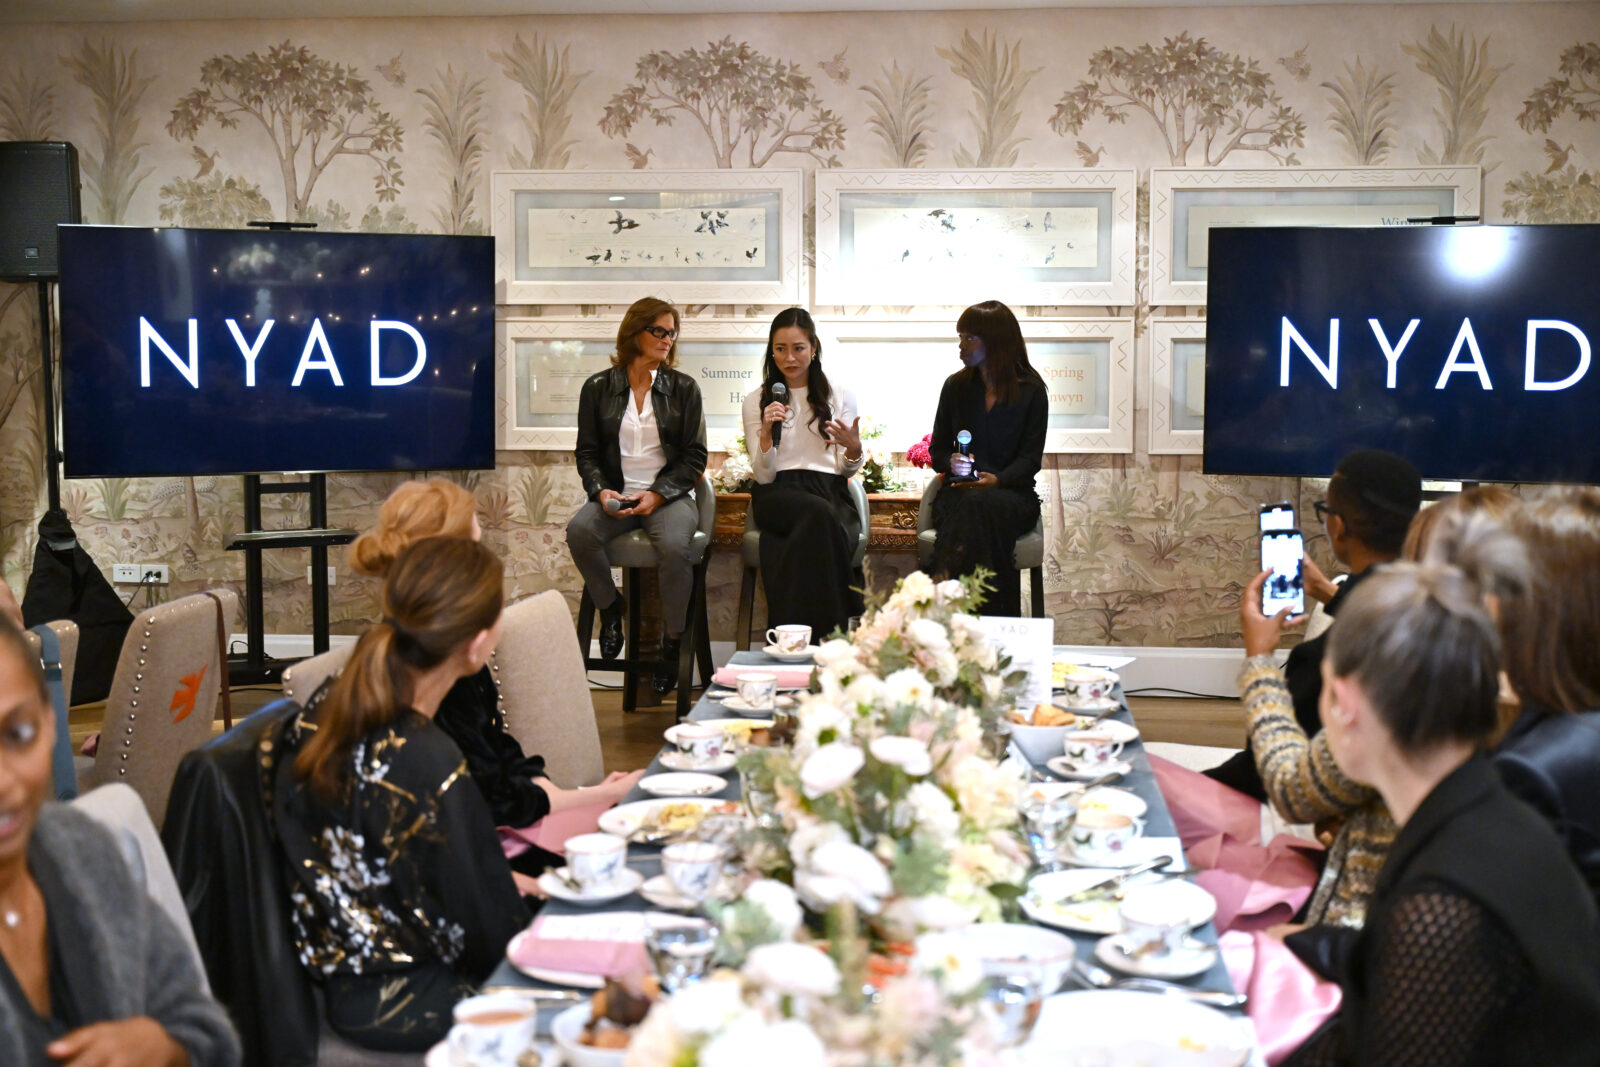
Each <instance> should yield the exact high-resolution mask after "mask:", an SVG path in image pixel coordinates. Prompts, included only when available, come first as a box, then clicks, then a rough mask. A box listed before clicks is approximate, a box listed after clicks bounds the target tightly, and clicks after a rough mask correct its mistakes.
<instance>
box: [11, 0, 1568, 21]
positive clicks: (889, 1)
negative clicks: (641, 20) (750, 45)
mask: <svg viewBox="0 0 1600 1067" xmlns="http://www.w3.org/2000/svg"><path fill="white" fill-rule="evenodd" d="M1380 2H1382V0H1072V2H1071V3H1062V2H1061V0H273V2H272V3H270V4H268V3H265V2H263V0H0V22H162V21H169V20H188V19H259V18H274V19H280V18H281V19H314V18H373V17H392V18H405V17H423V16H436V15H445V16H455V17H461V16H468V15H629V14H646V15H689V14H704V13H708V12H743V13H777V12H800V11H971V10H996V11H1005V10H1015V9H1019V8H1040V7H1126V8H1140V7H1263V6H1274V7H1276V6H1282V5H1285V4H1315V3H1342V4H1349V3H1380ZM1411 2H1413V3H1417V2H1420V3H1460V2H1461V0H1411ZM1469 2H1478V0H1469ZM1481 2H1491V0H1481ZM1498 2H1502V3H1503V2H1506V0H1498ZM1520 2H1527V3H1535V2H1540V0H1520ZM1567 2H1572V3H1580V2H1584V0H1567Z"/></svg>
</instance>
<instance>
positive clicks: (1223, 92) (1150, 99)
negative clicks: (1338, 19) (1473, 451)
mask: <svg viewBox="0 0 1600 1067" xmlns="http://www.w3.org/2000/svg"><path fill="white" fill-rule="evenodd" d="M1133 111H1139V112H1143V113H1144V114H1145V115H1147V116H1148V117H1149V118H1150V120H1151V121H1152V122H1154V123H1155V124H1156V128H1157V129H1158V130H1160V131H1161V136H1162V138H1163V139H1164V140H1165V142H1166V145H1167V155H1168V157H1169V158H1170V160H1171V162H1172V164H1173V165H1174V166H1187V165H1188V164H1189V153H1190V151H1191V150H1192V149H1193V148H1194V147H1195V146H1196V144H1198V145H1199V146H1200V148H1201V149H1202V153H1203V156H1204V159H1203V162H1204V163H1205V165H1206V166H1208V167H1214V166H1217V165H1218V164H1220V163H1221V162H1222V161H1223V160H1224V159H1226V158H1227V157H1228V156H1229V155H1231V154H1232V153H1234V152H1264V153H1266V154H1267V155H1269V156H1271V157H1272V158H1273V159H1276V160H1278V161H1279V162H1280V163H1283V164H1284V165H1285V166H1293V165H1294V164H1295V163H1297V162H1298V160H1297V159H1296V158H1295V156H1294V154H1293V153H1292V152H1289V151H1287V149H1289V148H1291V147H1292V148H1299V147H1303V146H1304V145H1305V142H1306V124H1305V120H1303V119H1302V118H1301V117H1300V115H1299V113H1298V112H1296V111H1295V110H1294V109H1293V108H1291V107H1289V106H1288V105H1287V104H1285V103H1284V102H1283V99H1282V97H1280V96H1279V95H1278V91H1277V90H1276V89H1274V88H1273V85H1272V75H1270V74H1268V73H1267V72H1266V71H1264V70H1262V69H1261V67H1260V64H1258V63H1257V62H1256V61H1255V60H1254V59H1250V60H1247V59H1245V58H1243V57H1242V56H1237V55H1234V54H1233V53H1231V52H1223V51H1220V50H1219V49H1216V48H1214V47H1212V46H1211V45H1210V44H1208V43H1206V39H1205V38H1204V37H1197V38H1196V37H1190V36H1189V33H1188V31H1187V30H1185V31H1184V32H1183V33H1180V34H1179V35H1178V36H1177V37H1168V38H1166V39H1165V40H1164V41H1163V42H1162V43H1161V45H1160V47H1157V46H1155V45H1151V44H1142V45H1140V46H1139V47H1138V48H1134V49H1128V48H1123V47H1121V46H1118V47H1115V48H1102V49H1100V50H1099V51H1098V52H1096V53H1095V54H1094V55H1093V56H1091V57H1090V59H1089V77H1088V78H1087V79H1085V80H1083V81H1081V82H1079V83H1078V85H1077V88H1075V89H1072V90H1071V91H1070V92H1067V93H1065V94H1064V95H1063V96H1062V97H1061V99H1060V100H1059V101H1057V102H1056V110H1055V113H1054V114H1053V115H1052V116H1051V117H1050V128H1051V129H1053V130H1055V131H1056V133H1058V134H1060V135H1062V136H1063V137H1065V136H1067V135H1069V134H1071V135H1076V134H1078V133H1079V132H1080V131H1081V130H1082V129H1083V127H1084V126H1085V125H1086V124H1087V123H1088V122H1089V121H1090V120H1091V119H1094V118H1095V117H1096V116H1104V118H1105V120H1106V121H1107V122H1111V123H1119V122H1126V121H1128V114H1129V113H1130V112H1133Z"/></svg>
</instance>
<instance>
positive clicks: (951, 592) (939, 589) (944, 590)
mask: <svg viewBox="0 0 1600 1067" xmlns="http://www.w3.org/2000/svg"><path fill="white" fill-rule="evenodd" d="M933 591H934V594H935V595H936V596H937V597H938V598H939V602H940V603H942V604H948V603H949V602H950V601H952V600H960V599H961V597H962V596H963V595H965V593H966V589H965V587H963V586H962V584H961V583H960V582H959V581H957V580H956V579H954V578H951V579H948V580H946V581H943V582H940V583H939V584H938V585H936V586H934V587H933Z"/></svg>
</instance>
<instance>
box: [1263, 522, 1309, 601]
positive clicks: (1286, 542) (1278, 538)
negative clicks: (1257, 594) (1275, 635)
mask: <svg viewBox="0 0 1600 1067" xmlns="http://www.w3.org/2000/svg"><path fill="white" fill-rule="evenodd" d="M1305 554H1306V551H1305V543H1304V540H1303V539H1302V538H1301V536H1300V531H1299V530H1268V531H1266V532H1265V533H1263V534H1262V535H1261V569H1262V570H1264V571H1271V572H1272V573H1271V574H1270V575H1268V576H1267V584H1266V585H1264V586H1262V587H1261V613H1262V614H1263V615H1266V616H1268V617H1269V618H1270V617H1271V616H1273V615H1276V614H1278V612H1280V611H1282V610H1283V609H1284V608H1289V609H1291V613H1292V614H1294V615H1304V614H1305V610H1306V585H1305V577H1304V575H1303V573H1302V572H1301V569H1300V561H1301V560H1303V559H1304V558H1305Z"/></svg>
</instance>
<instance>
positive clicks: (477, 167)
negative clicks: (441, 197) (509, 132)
mask: <svg viewBox="0 0 1600 1067" xmlns="http://www.w3.org/2000/svg"><path fill="white" fill-rule="evenodd" d="M417 95H419V96H421V97H422V99H423V101H424V102H425V104H424V109H423V110H424V111H425V112H426V115H427V117H426V118H424V119H423V120H422V128H423V129H425V130H427V131H428V133H429V134H430V135H431V136H432V137H433V139H434V140H435V141H437V142H438V143H439V148H440V150H441V151H442V152H443V153H444V158H445V162H446V164H447V165H448V167H449V174H450V197H449V202H448V206H446V207H444V208H441V209H436V210H435V211H434V217H435V218H437V219H438V220H439V227H440V229H442V230H443V231H444V232H445V233H482V232H483V223H482V221H480V220H479V219H478V217H477V207H476V205H475V203H474V201H475V199H476V197H477V194H478V181H479V177H480V174H481V171H482V168H483V157H484V155H485V154H486V153H487V152H488V150H489V124H488V122H487V121H486V114H487V109H486V108H485V107H484V103H483V98H484V95H485V90H484V79H482V78H479V79H478V80H477V81H471V80H469V79H468V77H467V75H466V74H465V73H463V74H461V75H457V74H456V72H455V71H454V70H453V69H452V68H451V67H448V66H447V67H445V69H444V71H443V73H441V74H440V75H439V76H438V78H437V79H436V80H435V83H434V85H432V86H430V87H428V88H424V89H418V90H417Z"/></svg>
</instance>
